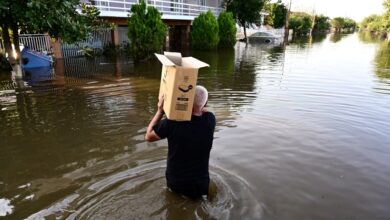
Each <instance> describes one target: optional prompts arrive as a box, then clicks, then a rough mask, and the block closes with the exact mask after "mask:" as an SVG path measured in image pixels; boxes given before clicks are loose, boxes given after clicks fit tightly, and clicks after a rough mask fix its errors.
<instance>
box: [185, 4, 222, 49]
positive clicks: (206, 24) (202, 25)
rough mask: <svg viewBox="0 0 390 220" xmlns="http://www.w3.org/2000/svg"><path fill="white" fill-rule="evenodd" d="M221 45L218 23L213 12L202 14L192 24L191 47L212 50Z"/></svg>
mask: <svg viewBox="0 0 390 220" xmlns="http://www.w3.org/2000/svg"><path fill="white" fill-rule="evenodd" d="M218 43H219V35H218V22H217V19H215V17H214V15H213V14H212V13H211V11H208V12H206V13H201V14H200V15H199V16H198V17H197V18H195V20H194V22H193V24H192V33H191V45H192V47H193V48H194V49H201V50H210V49H215V48H217V46H218Z"/></svg>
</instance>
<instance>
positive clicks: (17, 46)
mask: <svg viewBox="0 0 390 220" xmlns="http://www.w3.org/2000/svg"><path fill="white" fill-rule="evenodd" d="M12 33H13V39H12V40H13V43H14V45H15V51H16V57H17V60H20V43H19V28H18V25H17V24H13V25H12ZM19 63H20V62H19Z"/></svg>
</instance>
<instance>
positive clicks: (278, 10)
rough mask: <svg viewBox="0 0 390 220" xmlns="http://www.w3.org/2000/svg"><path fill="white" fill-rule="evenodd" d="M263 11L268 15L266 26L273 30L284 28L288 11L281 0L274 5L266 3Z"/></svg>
mask: <svg viewBox="0 0 390 220" xmlns="http://www.w3.org/2000/svg"><path fill="white" fill-rule="evenodd" d="M265 9H266V11H267V12H268V13H269V16H267V17H266V21H265V23H266V24H268V25H270V26H272V27H274V28H282V27H284V25H285V24H286V18H287V12H288V9H287V7H286V6H285V5H284V4H283V3H282V1H281V0H278V1H277V2H275V3H268V4H267V5H266V7H265Z"/></svg>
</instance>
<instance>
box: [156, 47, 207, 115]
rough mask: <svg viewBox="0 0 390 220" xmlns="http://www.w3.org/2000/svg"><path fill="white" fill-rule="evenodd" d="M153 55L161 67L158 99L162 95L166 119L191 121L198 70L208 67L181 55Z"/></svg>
mask: <svg viewBox="0 0 390 220" xmlns="http://www.w3.org/2000/svg"><path fill="white" fill-rule="evenodd" d="M155 55H156V57H157V59H158V60H159V61H160V62H161V63H162V65H163V67H162V73H161V83H160V93H159V97H161V96H162V95H164V99H165V100H164V112H165V114H166V116H167V118H168V119H170V120H176V121H191V115H192V106H193V104H194V96H195V87H196V81H197V80H198V70H199V69H200V68H202V67H209V65H208V64H207V63H204V62H202V61H200V60H198V59H196V58H193V57H181V53H174V52H164V55H162V54H155Z"/></svg>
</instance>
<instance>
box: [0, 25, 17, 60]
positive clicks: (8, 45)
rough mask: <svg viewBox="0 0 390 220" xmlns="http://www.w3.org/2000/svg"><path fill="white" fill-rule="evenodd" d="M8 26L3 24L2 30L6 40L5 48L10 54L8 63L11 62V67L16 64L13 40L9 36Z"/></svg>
mask: <svg viewBox="0 0 390 220" xmlns="http://www.w3.org/2000/svg"><path fill="white" fill-rule="evenodd" d="M8 28H9V27H8V25H7V24H2V25H1V29H2V30H3V32H2V33H3V34H2V35H3V40H4V47H5V52H6V53H7V54H8V61H9V62H10V64H11V65H13V64H14V62H15V61H14V56H13V53H12V43H11V38H10V36H9V30H8Z"/></svg>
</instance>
